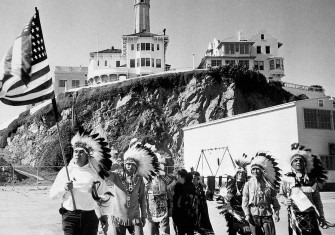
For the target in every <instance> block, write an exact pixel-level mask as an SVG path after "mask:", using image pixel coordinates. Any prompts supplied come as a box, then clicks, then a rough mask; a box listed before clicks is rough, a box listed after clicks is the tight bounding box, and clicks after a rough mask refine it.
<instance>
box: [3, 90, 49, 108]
mask: <svg viewBox="0 0 335 235" xmlns="http://www.w3.org/2000/svg"><path fill="white" fill-rule="evenodd" d="M54 97H55V94H54V91H53V89H52V90H51V92H50V93H47V94H45V95H43V96H40V97H37V98H33V99H30V100H18V101H15V100H11V99H1V101H2V102H3V103H5V104H7V105H12V106H20V105H28V104H36V103H38V102H41V101H44V100H47V99H52V98H54Z"/></svg>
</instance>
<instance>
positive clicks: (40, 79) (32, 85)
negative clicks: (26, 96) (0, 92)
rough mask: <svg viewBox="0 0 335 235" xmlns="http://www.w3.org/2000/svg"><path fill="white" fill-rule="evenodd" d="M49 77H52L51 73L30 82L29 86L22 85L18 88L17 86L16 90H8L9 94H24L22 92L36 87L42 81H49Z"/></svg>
mask: <svg viewBox="0 0 335 235" xmlns="http://www.w3.org/2000/svg"><path fill="white" fill-rule="evenodd" d="M49 79H51V73H47V74H45V75H44V76H42V77H40V78H39V79H38V80H35V81H33V82H31V83H29V84H28V87H27V86H26V85H22V86H20V87H18V88H16V89H15V90H11V91H9V92H7V96H14V95H17V94H20V93H21V94H22V93H26V92H28V91H30V90H32V89H35V88H36V87H37V86H39V85H40V84H42V83H45V82H46V81H48V80H49Z"/></svg>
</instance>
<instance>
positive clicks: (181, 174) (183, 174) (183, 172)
mask: <svg viewBox="0 0 335 235" xmlns="http://www.w3.org/2000/svg"><path fill="white" fill-rule="evenodd" d="M177 174H178V175H180V177H182V178H186V176H187V174H188V173H187V171H186V170H185V169H181V170H179V171H178V172H177Z"/></svg>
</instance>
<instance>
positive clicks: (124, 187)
mask: <svg viewBox="0 0 335 235" xmlns="http://www.w3.org/2000/svg"><path fill="white" fill-rule="evenodd" d="M71 144H72V148H73V157H72V159H71V161H70V163H69V164H68V166H67V167H63V168H62V169H61V170H60V171H59V173H58V175H57V177H56V179H55V181H54V183H53V185H52V187H51V189H50V193H49V195H50V197H51V198H52V199H57V198H58V199H61V201H62V204H61V207H60V210H59V212H60V214H61V216H62V229H63V231H64V234H65V235H84V234H85V235H93V234H94V235H96V234H97V232H98V230H99V224H100V225H101V229H102V231H103V232H104V233H105V234H107V231H109V232H111V234H114V235H125V234H126V233H127V231H128V233H130V234H134V235H142V234H143V227H144V226H145V224H146V223H147V226H148V228H149V233H150V235H169V234H170V223H169V221H170V217H171V216H172V217H173V222H174V228H175V230H176V234H178V235H182V234H194V232H195V231H197V232H198V234H213V229H212V226H211V224H210V221H209V215H208V208H207V204H206V199H205V196H204V188H203V187H204V185H203V184H202V183H201V182H200V174H199V173H198V172H194V174H191V173H189V172H187V171H186V170H184V169H182V170H180V171H178V174H177V177H176V180H175V181H174V180H173V177H171V176H169V175H166V174H165V170H164V168H165V158H164V157H163V156H162V155H160V154H159V153H158V151H157V150H156V147H155V146H153V145H150V144H143V143H141V142H140V141H138V140H137V139H136V138H135V139H132V140H131V141H130V143H129V148H128V150H127V151H126V152H125V153H124V155H123V161H122V162H114V163H113V162H112V161H111V155H110V151H111V150H110V149H109V147H108V146H109V145H108V143H107V142H106V141H105V139H104V138H101V137H99V136H98V134H92V133H91V132H87V131H84V130H83V129H82V128H80V129H79V132H78V133H77V134H76V135H75V136H74V137H73V138H72V140H71ZM106 180H109V181H110V182H111V183H112V187H110V188H108V187H107V183H106Z"/></svg>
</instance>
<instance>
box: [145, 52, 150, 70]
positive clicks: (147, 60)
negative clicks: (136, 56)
mask: <svg viewBox="0 0 335 235" xmlns="http://www.w3.org/2000/svg"><path fill="white" fill-rule="evenodd" d="M149 48H150V47H149ZM145 66H146V67H150V58H145Z"/></svg>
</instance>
